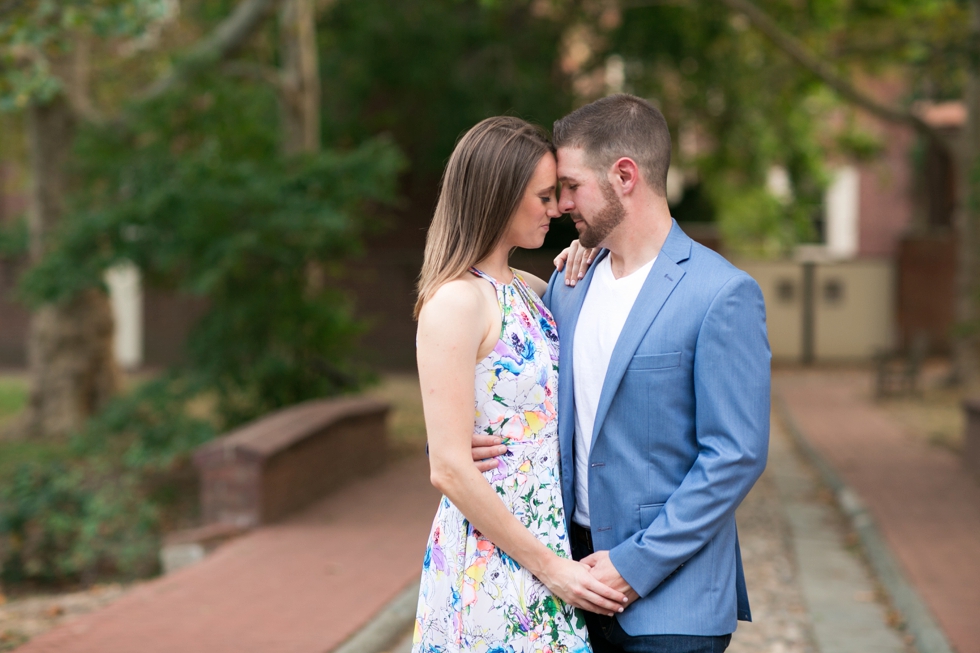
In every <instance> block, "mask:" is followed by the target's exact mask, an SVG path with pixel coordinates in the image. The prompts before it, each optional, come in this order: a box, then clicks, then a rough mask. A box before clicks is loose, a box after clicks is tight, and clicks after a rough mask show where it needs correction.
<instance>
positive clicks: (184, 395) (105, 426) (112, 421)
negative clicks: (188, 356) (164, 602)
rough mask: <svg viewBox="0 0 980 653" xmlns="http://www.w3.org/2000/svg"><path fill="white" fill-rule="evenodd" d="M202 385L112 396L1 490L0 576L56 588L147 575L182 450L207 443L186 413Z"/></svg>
mask: <svg viewBox="0 0 980 653" xmlns="http://www.w3.org/2000/svg"><path fill="white" fill-rule="evenodd" d="M200 391H201V388H200V387H198V386H195V385H193V384H191V383H188V382H186V380H183V379H181V378H179V377H177V376H176V375H165V376H164V377H161V378H159V379H156V380H154V381H151V382H148V383H146V384H144V385H142V386H141V387H139V388H137V389H136V390H134V391H133V392H131V393H129V394H128V395H125V396H122V397H119V398H117V399H115V400H114V401H113V402H111V403H110V405H109V406H108V407H107V408H106V410H104V411H103V412H102V413H101V414H100V415H99V416H97V417H96V418H95V419H93V420H91V421H90V422H89V423H88V424H87V425H86V427H85V429H84V430H83V431H82V432H80V433H78V434H76V435H75V436H74V437H73V438H72V439H71V441H70V442H68V443H67V444H66V445H65V446H62V448H61V451H60V453H55V452H48V453H47V454H45V455H44V456H34V459H33V460H28V461H25V462H23V463H21V464H20V465H19V466H18V467H17V468H15V469H14V470H13V472H12V473H11V474H10V476H9V480H8V481H7V482H6V483H5V484H4V485H3V486H0V579H2V580H4V581H5V582H14V583H16V582H24V581H31V582H35V583H63V582H66V581H69V582H77V581H91V580H92V579H93V578H96V577H122V578H134V577H139V576H145V575H147V574H150V573H153V572H154V571H155V570H156V565H157V563H156V555H157V551H158V550H159V534H160V530H161V527H162V524H163V521H164V519H165V517H166V513H167V510H168V504H169V498H170V497H172V496H173V495H174V494H175V493H176V494H179V493H180V492H181V488H180V487H179V485H180V480H179V477H180V475H179V474H177V475H175V473H174V472H175V471H178V470H181V469H183V468H185V467H186V466H187V464H188V460H189V456H190V453H191V452H192V451H193V450H194V449H195V448H196V447H198V446H200V445H201V444H203V443H204V442H207V441H208V440H210V439H211V438H213V437H214V435H215V433H216V429H215V425H214V422H213V421H211V420H208V419H205V418H203V417H195V416H193V407H192V406H190V404H191V403H192V402H194V401H195V400H196V399H197V398H198V397H199V396H200Z"/></svg>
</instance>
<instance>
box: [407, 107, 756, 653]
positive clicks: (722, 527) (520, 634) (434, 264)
mask: <svg viewBox="0 0 980 653" xmlns="http://www.w3.org/2000/svg"><path fill="white" fill-rule="evenodd" d="M553 136H554V144H552V143H551V142H549V141H548V140H547V138H545V137H544V136H543V135H542V133H541V131H540V130H539V129H537V128H535V127H533V126H531V125H529V124H528V123H526V122H524V121H522V120H519V119H517V118H512V117H498V118H489V119H487V120H484V121H483V122H481V123H479V124H478V125H476V126H475V127H473V128H472V129H471V130H470V131H469V132H467V133H466V135H465V136H463V138H462V139H461V140H460V141H459V143H458V144H457V146H456V149H455V151H454V152H453V154H452V157H451V158H450V160H449V163H448V165H447V167H446V171H445V173H444V176H443V181H442V190H441V194H440V197H439V202H438V205H437V207H436V210H435V215H434V217H433V220H432V225H431V228H430V230H429V233H428V238H427V242H426V248H425V263H424V265H423V268H422V275H421V279H420V283H419V298H418V303H417V305H416V313H417V317H418V321H419V329H418V369H419V378H420V381H421V388H422V398H423V406H424V411H425V423H426V429H427V431H428V440H429V454H430V465H431V478H432V483H433V484H434V485H435V486H436V487H437V488H438V489H439V490H440V491H442V493H443V494H444V496H443V498H442V500H441V502H440V505H439V508H438V511H437V513H436V517H435V521H434V522H433V526H432V532H431V534H430V537H429V543H428V547H427V550H426V555H425V560H424V563H423V571H422V584H421V591H420V596H419V606H418V613H417V618H416V630H415V645H414V648H413V651H419V652H423V653H432V652H443V651H446V652H450V651H451V652H456V651H478V652H480V653H484V652H485V653H531V652H539V653H561V652H566V651H567V652H569V653H577V652H585V651H590V650H594V651H596V652H597V653H603V652H605V651H630V652H644V653H720V652H721V651H724V650H725V648H726V647H727V646H728V644H729V641H730V639H731V633H732V632H734V630H735V627H736V621H737V620H739V619H741V620H749V619H750V618H751V616H750V613H749V605H748V597H747V595H746V591H745V580H744V577H743V573H742V563H741V557H740V553H739V546H738V535H737V533H736V528H735V509H736V507H737V506H738V505H739V503H740V502H741V501H742V499H743V498H744V497H745V495H746V494H747V493H748V491H749V489H750V488H751V487H752V485H753V483H754V482H755V481H756V479H757V478H758V477H759V475H760V474H761V473H762V470H763V468H764V467H765V463H766V454H767V450H768V438H769V382H770V371H769V359H770V353H769V345H768V340H767V337H766V327H765V308H764V305H763V300H762V293H761V291H760V290H759V287H758V285H757V284H756V283H755V281H753V280H752V279H751V278H750V277H749V276H748V275H747V274H745V273H744V272H742V271H740V270H738V269H736V268H735V267H733V266H732V265H731V264H729V263H728V262H727V261H726V260H725V259H723V258H722V257H720V256H718V255H717V254H715V253H714V252H712V251H710V250H708V249H706V248H704V247H702V246H701V245H699V244H697V243H695V242H693V241H692V240H691V239H690V238H688V237H687V236H686V235H685V234H684V232H683V231H682V230H681V229H680V227H679V226H678V225H677V223H676V222H675V221H674V220H673V219H672V218H671V216H670V211H669V209H668V206H667V200H666V181H667V169H668V167H669V164H670V134H669V131H668V128H667V123H666V121H665V120H664V117H663V115H662V114H661V113H660V111H658V110H657V109H656V108H655V107H654V106H653V105H651V104H650V103H649V102H646V101H645V100H642V99H640V98H636V97H633V96H630V95H614V96H610V97H607V98H604V99H602V100H598V101H596V102H593V103H592V104H589V105H586V106H584V107H582V108H580V109H578V110H576V111H575V112H573V113H571V114H570V115H568V116H566V117H565V118H562V119H561V120H559V121H557V122H556V123H555V125H554V134H553ZM559 184H560V185H561V190H560V194H559V193H558V192H557V191H558V185H559ZM564 213H568V214H570V215H571V217H572V219H573V220H574V222H575V226H576V229H577V230H578V232H579V241H580V244H581V247H579V246H578V245H576V246H574V247H572V249H571V250H569V251H570V252H571V255H570V257H569V258H568V260H567V261H566V260H564V259H565V257H568V256H569V255H568V252H566V253H565V256H563V257H560V260H558V261H557V262H558V264H559V266H560V267H561V266H563V267H564V273H563V272H561V271H556V272H555V273H554V274H553V275H552V277H551V280H550V282H549V283H546V282H544V281H543V280H541V279H538V278H536V277H534V276H532V275H530V274H526V273H524V272H521V271H518V270H514V269H512V268H511V267H510V266H509V265H508V256H509V254H510V252H511V251H512V250H513V249H514V248H515V247H522V248H528V249H531V248H537V247H540V246H541V245H542V243H543V242H544V237H545V233H546V232H547V230H548V224H549V222H550V221H551V220H552V219H553V218H557V217H559V216H560V215H562V214H564ZM583 248H585V249H583ZM593 251H594V252H597V253H596V254H595V255H594V260H591V261H590V259H591V258H593ZM590 263H591V264H590ZM580 271H581V273H580ZM474 365H475V378H474ZM474 409H475V410H474Z"/></svg>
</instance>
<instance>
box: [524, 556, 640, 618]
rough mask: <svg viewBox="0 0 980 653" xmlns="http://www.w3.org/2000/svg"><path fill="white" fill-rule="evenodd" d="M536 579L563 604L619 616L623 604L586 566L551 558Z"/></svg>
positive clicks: (622, 596)
mask: <svg viewBox="0 0 980 653" xmlns="http://www.w3.org/2000/svg"><path fill="white" fill-rule="evenodd" d="M538 578H539V580H540V581H541V582H542V583H544V584H545V585H546V586H547V587H548V589H550V590H551V592H552V593H553V594H555V595H556V596H558V598H560V599H561V600H562V601H564V602H565V603H569V604H571V605H574V606H575V607H576V608H582V609H583V610H588V611H589V612H595V613H596V614H602V615H605V616H607V617H612V616H613V615H615V614H616V613H618V612H622V611H623V610H624V607H623V606H625V605H626V602H627V597H626V596H624V595H623V594H622V593H621V592H617V591H616V590H614V589H611V588H610V587H608V586H607V585H604V584H603V583H601V582H599V580H598V579H596V577H595V576H594V575H593V574H592V573H590V570H589V567H588V566H587V565H584V564H582V563H581V562H575V561H574V560H568V559H566V558H559V557H558V556H555V557H554V558H553V559H552V561H551V563H550V564H549V565H548V566H547V567H546V568H545V569H542V570H541V572H540V574H539V575H538Z"/></svg>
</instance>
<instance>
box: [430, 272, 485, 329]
mask: <svg viewBox="0 0 980 653" xmlns="http://www.w3.org/2000/svg"><path fill="white" fill-rule="evenodd" d="M481 283H482V284H483V285H488V284H487V282H485V281H483V280H481V279H479V278H477V277H474V276H473V275H471V274H469V273H467V276H462V275H461V276H459V277H457V278H455V279H453V280H451V281H447V282H446V283H444V284H442V285H441V286H439V287H438V288H437V289H436V291H435V292H434V293H432V297H430V298H429V300H428V301H427V302H425V305H424V306H423V307H422V312H421V313H420V315H419V317H420V318H421V317H422V316H423V315H425V314H429V315H434V314H435V315H438V316H440V317H445V316H447V315H459V314H466V315H471V314H473V313H475V312H478V311H479V310H480V309H481V308H482V307H483V306H484V304H485V303H486V299H485V297H484V293H483V292H481V290H482V289H481V288H480V284H481Z"/></svg>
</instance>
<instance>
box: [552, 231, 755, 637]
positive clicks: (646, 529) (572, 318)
mask: <svg viewBox="0 0 980 653" xmlns="http://www.w3.org/2000/svg"><path fill="white" fill-rule="evenodd" d="M607 253H608V252H602V253H600V255H599V257H597V260H599V259H600V258H601V257H602V256H605V255H606V254H607ZM594 271H595V265H593V266H592V267H591V268H590V270H589V272H588V274H587V275H586V276H585V278H584V279H583V280H582V281H581V282H579V283H578V284H577V285H576V286H574V287H569V286H566V285H565V284H564V275H563V274H561V273H557V272H556V273H555V274H554V275H552V277H551V282H550V283H549V285H548V291H547V292H546V294H545V296H544V298H543V299H544V301H545V303H546V304H547V305H548V306H549V307H550V309H551V311H552V313H553V314H554V316H555V320H556V322H557V324H558V331H559V335H560V336H561V354H560V367H559V375H560V376H559V385H558V432H559V439H560V442H561V472H562V494H563V499H564V504H565V518H566V520H567V521H568V525H569V526H570V525H571V519H572V515H573V514H574V512H575V490H574V488H575V464H574V451H573V446H574V444H573V443H574V437H573V436H574V431H575V395H574V392H573V386H574V383H575V379H574V378H573V377H572V369H573V360H572V351H573V342H574V338H575V325H576V323H577V322H578V317H579V312H580V311H581V310H582V302H583V301H584V299H585V293H586V291H587V290H588V288H589V285H590V283H591V281H592V274H593V273H594ZM769 360H770V352H769V340H768V338H767V336H766V318H765V305H764V304H763V300H762V292H761V290H760V289H759V285H758V284H757V283H756V282H755V281H754V280H753V279H752V278H751V277H750V276H749V275H747V274H746V273H745V272H742V271H741V270H739V269H737V268H735V267H734V266H733V265H731V264H730V263H729V262H728V261H726V260H725V259H724V258H722V257H721V256H719V255H718V254H716V253H715V252H713V251H711V250H710V249H707V248H706V247H703V246H701V245H699V244H697V243H695V242H694V241H692V240H691V239H690V238H688V236H687V235H686V234H685V233H684V232H683V231H681V228H680V227H679V226H678V225H677V222H676V221H675V222H674V223H673V226H672V228H671V230H670V233H669V235H668V236H667V240H666V242H665V243H664V245H663V248H662V249H661V251H660V255H659V256H658V257H657V260H656V262H655V263H654V264H653V267H652V268H651V270H650V273H649V276H648V277H647V280H646V282H645V283H644V284H643V288H642V289H641V290H640V294H639V297H638V298H637V300H636V303H635V304H634V306H633V309H632V311H631V312H630V314H629V317H628V318H627V320H626V324H625V326H624V327H623V331H622V333H621V334H620V336H619V340H618V341H617V342H616V346H615V348H614V349H613V353H612V358H611V360H610V362H609V369H608V371H607V373H606V378H605V381H604V382H603V386H602V393H601V395H600V399H599V405H598V409H597V412H596V418H595V427H594V438H593V443H592V450H591V452H590V454H589V479H588V484H589V515H590V519H591V523H592V538H593V542H594V544H595V548H596V550H609V551H610V554H609V555H610V558H611V560H612V563H613V564H614V565H615V567H616V569H617V570H618V571H619V573H620V574H621V575H622V576H623V578H624V579H625V580H626V581H627V582H628V583H629V584H630V585H631V586H632V587H633V589H634V590H636V592H637V593H638V594H639V595H640V597H641V598H640V599H638V600H637V601H636V602H635V603H634V604H633V605H631V606H630V607H629V608H627V609H626V611H625V612H624V613H623V614H621V615H619V616H618V617H617V619H618V620H619V623H620V625H621V626H622V628H623V630H625V631H626V632H627V633H628V634H630V635H655V634H675V635H725V634H728V633H731V632H734V631H735V627H736V621H737V620H738V619H742V620H746V621H750V620H751V613H750V612H749V603H748V595H747V594H746V591H745V579H744V576H743V573H742V560H741V554H740V553H739V547H738V535H737V533H736V530H735V508H736V507H738V505H739V503H741V501H742V499H743V498H744V497H745V495H746V494H748V491H749V489H750V488H751V487H752V485H753V484H754V483H755V481H756V479H757V478H758V477H759V475H760V474H762V470H763V469H764V468H765V466H766V456H767V453H768V448H769V385H770V367H769Z"/></svg>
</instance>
